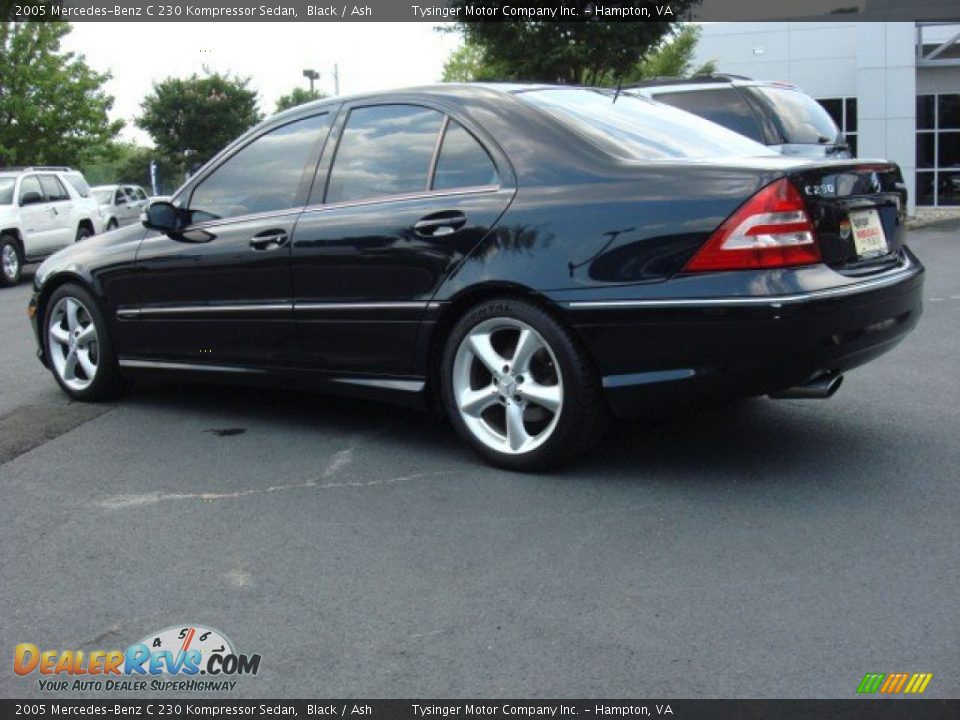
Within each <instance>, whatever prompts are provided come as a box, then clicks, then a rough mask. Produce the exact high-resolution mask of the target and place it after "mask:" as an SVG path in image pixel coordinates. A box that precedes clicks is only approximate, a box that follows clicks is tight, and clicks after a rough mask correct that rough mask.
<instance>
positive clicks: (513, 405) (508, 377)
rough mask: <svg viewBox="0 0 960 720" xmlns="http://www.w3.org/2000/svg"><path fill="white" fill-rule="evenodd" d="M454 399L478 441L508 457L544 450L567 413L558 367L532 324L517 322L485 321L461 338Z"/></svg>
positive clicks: (467, 425) (555, 359)
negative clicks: (564, 411)
mask: <svg viewBox="0 0 960 720" xmlns="http://www.w3.org/2000/svg"><path fill="white" fill-rule="evenodd" d="M452 382H453V388H452V389H453V398H454V402H455V403H456V406H457V409H458V411H459V413H460V417H461V418H462V419H463V422H464V424H465V425H466V427H467V429H468V430H469V431H470V432H471V433H472V434H473V435H474V437H476V438H477V439H478V440H479V441H480V442H482V443H483V444H484V445H486V446H487V447H489V448H490V449H492V450H495V451H497V452H501V453H506V454H510V455H519V454H524V453H528V452H530V451H532V450H535V449H536V448H538V447H540V446H541V445H543V444H544V443H545V442H546V441H547V440H548V439H549V438H550V436H551V435H552V434H553V431H554V430H555V429H556V426H557V421H558V419H559V418H560V413H561V411H562V409H563V401H564V392H563V378H562V376H561V373H560V366H559V364H558V363H557V358H556V356H555V355H554V352H553V350H552V349H551V348H550V346H549V344H548V343H547V342H546V340H544V338H543V337H542V336H541V335H540V333H538V332H537V331H536V330H534V329H533V328H532V327H531V326H530V325H528V324H527V323H525V322H523V321H522V320H518V319H515V318H506V317H498V318H491V319H488V320H484V321H483V322H481V323H479V324H477V325H476V326H475V327H473V328H472V329H471V330H470V332H469V333H467V335H466V336H465V337H464V338H463V340H462V341H461V343H460V345H459V347H458V348H457V354H456V357H455V359H454V365H453V375H452Z"/></svg>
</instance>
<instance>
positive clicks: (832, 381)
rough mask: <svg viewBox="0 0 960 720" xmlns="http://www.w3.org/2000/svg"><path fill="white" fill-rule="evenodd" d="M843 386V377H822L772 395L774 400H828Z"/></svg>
mask: <svg viewBox="0 0 960 720" xmlns="http://www.w3.org/2000/svg"><path fill="white" fill-rule="evenodd" d="M842 384H843V375H821V376H820V377H818V378H814V379H813V380H811V381H810V382H808V383H806V384H805V385H797V386H796V387H792V388H787V389H786V390H780V391H779V392H775V393H770V397H771V398H773V399H774V400H826V399H827V398H831V397H833V396H834V394H835V393H836V392H837V390H839V389H840V386H841V385H842Z"/></svg>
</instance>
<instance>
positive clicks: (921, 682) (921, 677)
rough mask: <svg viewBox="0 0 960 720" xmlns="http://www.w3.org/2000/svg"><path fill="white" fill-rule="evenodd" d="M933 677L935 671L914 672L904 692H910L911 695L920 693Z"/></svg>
mask: <svg viewBox="0 0 960 720" xmlns="http://www.w3.org/2000/svg"><path fill="white" fill-rule="evenodd" d="M932 678H933V673H914V674H913V677H911V678H910V682H908V683H907V687H906V688H905V689H904V691H903V692H904V693H910V694H911V695H919V694H920V693H922V692H923V691H924V690H926V689H927V685H929V684H930V680H931V679H932Z"/></svg>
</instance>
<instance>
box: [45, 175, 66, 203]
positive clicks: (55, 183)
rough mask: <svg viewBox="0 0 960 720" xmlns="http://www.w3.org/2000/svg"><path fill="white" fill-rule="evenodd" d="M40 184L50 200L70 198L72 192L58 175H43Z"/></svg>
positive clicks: (57, 200) (58, 200) (56, 200)
mask: <svg viewBox="0 0 960 720" xmlns="http://www.w3.org/2000/svg"><path fill="white" fill-rule="evenodd" d="M40 186H41V187H42V188H43V194H44V195H46V196H47V201H48V202H60V201H61V200H69V199H70V194H69V193H68V192H67V189H66V188H65V187H64V186H63V183H62V182H60V180H59V179H58V178H57V176H56V175H41V176H40Z"/></svg>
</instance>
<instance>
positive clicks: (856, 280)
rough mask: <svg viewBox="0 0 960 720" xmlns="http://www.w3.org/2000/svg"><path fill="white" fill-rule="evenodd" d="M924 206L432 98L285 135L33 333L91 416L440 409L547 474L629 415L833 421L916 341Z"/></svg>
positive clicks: (671, 141) (85, 248)
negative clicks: (248, 394) (235, 385)
mask: <svg viewBox="0 0 960 720" xmlns="http://www.w3.org/2000/svg"><path fill="white" fill-rule="evenodd" d="M905 206H906V191H905V189H904V185H903V181H902V178H901V175H900V171H899V169H898V168H897V167H896V166H895V165H893V164H890V163H887V162H871V161H855V160H839V161H838V160H834V161H828V160H816V161H811V160H805V159H798V158H787V157H782V156H780V155H777V154H775V153H773V152H772V151H770V150H768V149H766V148H765V147H763V146H761V145H759V144H755V143H753V142H752V141H750V140H747V139H746V138H744V137H742V136H740V135H736V134H734V133H732V132H729V131H727V130H725V129H724V128H721V127H720V126H718V125H714V124H712V123H710V122H707V121H705V120H702V119H700V118H698V117H695V116H693V115H690V114H687V113H685V112H683V111H680V110H676V109H674V108H671V107H668V106H665V105H661V104H659V103H656V102H654V101H650V100H647V99H643V98H637V97H629V96H625V95H623V94H619V96H618V93H616V92H615V91H608V90H600V89H592V88H568V87H552V86H481V85H443V86H436V87H426V88H419V89H414V90H409V91H400V92H390V93H379V94H372V95H365V96H360V97H354V98H336V99H332V100H326V101H321V102H316V103H312V104H309V105H304V106H301V107H298V108H296V109H294V110H291V111H288V112H286V113H283V114H281V115H277V116H275V117H273V118H271V119H269V120H267V121H266V122H265V123H263V124H261V125H260V126H258V127H256V128H254V129H252V130H251V131H249V132H248V133H246V134H245V135H244V136H243V137H241V138H240V139H238V140H237V141H236V142H234V143H233V144H232V145H230V146H229V147H227V148H226V149H225V150H224V151H223V152H221V153H220V154H219V155H218V156H217V157H215V158H214V159H213V160H211V161H210V162H209V163H208V164H207V165H206V166H205V167H204V168H203V169H202V170H201V171H200V172H198V173H197V174H196V175H195V176H194V177H192V178H191V179H190V180H189V182H187V183H186V185H184V186H183V187H182V188H181V189H180V190H179V192H177V193H176V195H175V196H174V197H173V198H172V201H171V202H156V203H154V204H153V205H151V207H150V208H149V210H148V211H147V213H146V216H145V221H144V223H143V225H138V226H136V227H128V228H123V229H120V230H117V231H114V232H111V233H107V234H105V235H101V236H99V237H96V238H94V239H91V240H86V241H84V242H82V243H78V244H77V245H75V246H73V247H71V248H68V249H66V250H63V251H61V252H59V253H58V254H56V255H55V256H53V257H52V258H50V259H48V260H47V261H46V262H45V263H44V264H43V265H42V266H41V267H40V268H39V270H38V272H37V274H36V276H35V293H34V295H33V298H32V300H31V302H30V308H29V313H30V315H31V317H32V318H33V323H34V327H35V330H36V334H37V338H38V341H39V344H40V358H41V360H42V361H43V363H44V364H45V365H47V367H49V368H50V369H51V371H52V372H53V375H54V377H55V378H56V380H57V382H58V383H59V384H60V385H61V387H62V388H63V389H64V390H65V391H66V392H67V393H68V394H69V395H71V396H72V397H74V398H77V399H81V400H99V399H102V398H106V397H109V396H110V395H112V394H113V393H115V392H116V390H117V388H118V386H119V380H120V377H121V375H122V376H127V375H132V374H135V373H142V372H147V371H151V372H166V373H172V372H188V373H196V374H202V375H204V376H206V377H210V378H214V377H217V376H223V377H232V378H240V379H242V380H247V379H249V380H250V381H256V380H262V379H271V380H276V379H280V380H282V381H284V382H293V383H296V384H300V385H302V386H308V385H309V386H315V387H318V388H321V389H322V388H326V389H328V390H338V391H341V392H350V393H356V394H361V395H366V396H375V397H381V398H384V399H393V400H399V401H401V402H403V401H414V402H418V403H425V404H432V405H434V406H435V407H438V408H442V409H443V411H445V412H446V414H447V415H448V416H449V418H450V420H451V422H452V423H453V424H454V425H455V426H456V428H457V430H458V431H459V433H460V434H461V435H462V436H463V437H464V438H465V439H466V441H467V442H469V443H470V444H471V445H472V446H473V447H474V448H476V450H477V451H479V452H480V453H481V454H482V455H483V456H484V457H485V458H487V459H488V460H489V461H491V462H494V463H496V464H498V465H501V466H505V467H509V468H516V469H536V468H543V467H547V466H550V465H556V464H558V463H561V462H564V461H567V460H569V459H571V458H572V457H574V456H576V455H578V454H580V453H581V452H583V451H584V450H586V449H587V448H589V447H590V446H591V445H592V444H594V443H595V441H596V440H597V438H598V435H599V434H600V432H601V431H602V429H603V427H604V425H605V420H606V418H607V417H608V415H609V414H610V413H611V411H612V414H614V415H617V416H621V417H629V416H632V415H636V414H638V413H639V412H641V411H643V410H645V409H646V408H649V407H652V406H654V405H655V404H657V403H660V402H664V401H666V402H668V403H679V402H681V401H682V400H683V399H684V398H687V397H697V398H703V397H716V398H724V397H735V396H745V395H756V394H765V393H766V394H777V393H779V394H781V395H788V396H790V395H793V396H801V395H808V396H827V395H830V394H831V393H832V392H833V391H834V390H835V389H836V386H837V385H838V383H839V381H840V378H841V373H843V372H844V371H846V370H849V369H850V368H853V367H855V366H857V365H861V364H863V363H865V362H867V361H869V360H870V359H872V358H874V357H876V356H878V355H880V354H881V353H883V352H885V351H887V350H889V349H890V348H891V347H893V346H894V345H895V344H896V343H897V342H898V341H899V340H901V339H902V338H903V337H904V335H905V334H906V333H907V332H908V331H909V330H910V329H911V328H913V327H914V325H915V324H916V322H917V320H918V318H919V315H920V311H921V291H922V276H923V268H922V267H921V265H920V263H919V262H918V261H917V259H916V258H915V257H914V256H913V255H912V254H911V253H910V251H909V250H908V249H907V247H906V246H905V245H904V244H903V236H904V226H903V223H904V212H905ZM144 226H145V227H144Z"/></svg>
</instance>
